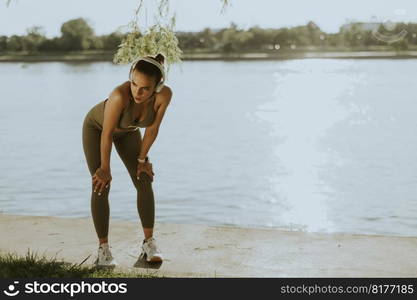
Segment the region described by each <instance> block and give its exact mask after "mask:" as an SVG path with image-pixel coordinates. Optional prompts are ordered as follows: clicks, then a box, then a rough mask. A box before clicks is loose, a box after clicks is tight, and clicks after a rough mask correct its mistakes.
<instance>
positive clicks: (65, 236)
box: [0, 214, 417, 277]
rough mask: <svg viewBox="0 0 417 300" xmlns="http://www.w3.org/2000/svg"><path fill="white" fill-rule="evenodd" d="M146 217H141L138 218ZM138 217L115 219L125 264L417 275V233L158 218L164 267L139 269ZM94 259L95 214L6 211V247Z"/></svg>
mask: <svg viewBox="0 0 417 300" xmlns="http://www.w3.org/2000/svg"><path fill="white" fill-rule="evenodd" d="M138 222H139V221H138ZM138 224H139V223H135V222H122V221H114V220H110V233H109V238H110V245H111V250H112V253H113V256H114V257H115V258H116V260H117V261H118V262H119V264H120V268H118V269H120V270H123V271H126V270H128V271H134V272H139V273H148V274H149V273H150V274H155V275H159V276H168V277H177V276H178V277H417V237H391V236H377V235H353V234H323V233H305V232H296V231H280V230H274V229H247V228H235V227H219V226H206V225H180V224H167V223H156V227H155V234H154V237H155V238H156V240H157V241H158V245H159V248H160V249H161V251H162V253H163V254H164V258H165V260H164V262H163V263H162V265H161V266H160V268H159V269H147V268H133V267H132V266H133V264H135V262H136V261H137V257H138V254H139V248H140V242H141V240H142V239H143V234H142V232H141V230H140V227H139V225H138ZM28 248H30V249H31V250H33V251H37V252H38V253H39V254H45V255H47V256H51V257H54V256H56V257H57V258H58V259H61V258H62V259H65V260H66V261H69V262H77V263H80V262H82V261H83V260H84V259H85V258H86V257H88V256H89V255H91V256H90V258H89V259H88V260H87V261H86V262H85V264H92V263H93V261H94V260H95V258H96V255H97V240H96V235H95V231H94V227H93V223H92V220H91V218H56V217H36V216H18V215H6V214H0V252H16V253H18V254H22V255H23V254H25V253H26V252H27V249H28Z"/></svg>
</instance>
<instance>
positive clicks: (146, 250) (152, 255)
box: [141, 237, 162, 262]
mask: <svg viewBox="0 0 417 300" xmlns="http://www.w3.org/2000/svg"><path fill="white" fill-rule="evenodd" d="M141 256H142V257H144V258H146V261H148V262H161V261H162V254H161V251H160V250H159V249H158V247H157V246H156V240H155V239H154V238H153V237H150V238H149V239H148V240H143V243H142V253H141Z"/></svg>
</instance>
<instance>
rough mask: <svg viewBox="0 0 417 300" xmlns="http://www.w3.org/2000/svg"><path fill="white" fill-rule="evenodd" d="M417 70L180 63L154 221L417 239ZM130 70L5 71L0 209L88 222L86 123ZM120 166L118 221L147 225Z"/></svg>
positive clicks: (114, 210)
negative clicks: (87, 116)
mask: <svg viewBox="0 0 417 300" xmlns="http://www.w3.org/2000/svg"><path fill="white" fill-rule="evenodd" d="M416 70H417V60H412V59H409V60H401V59H395V60H389V59H371V60H368V59H361V60H354V59H304V60H286V61H240V62H223V61H204V62H191V61H189V62H184V63H183V64H182V65H176V66H173V67H172V68H171V70H170V72H169V78H168V82H167V84H168V85H169V86H170V87H171V88H172V90H173V92H174V96H173V99H172V102H171V105H170V106H169V108H168V110H167V112H166V115H165V117H164V120H163V123H162V125H161V128H160V131H159V136H158V137H157V139H156V141H155V143H154V144H153V146H152V148H151V150H150V152H149V156H150V159H151V161H152V163H153V167H154V172H155V177H154V182H153V188H154V193H155V201H156V222H172V223H187V224H196V223H199V224H211V225H228V226H243V227H268V228H271V227H273V228H281V229H286V230H302V231H308V232H329V233H330V232H345V233H362V234H386V235H399V236H417V118H416V116H417V114H416V113H417V101H416V100H417V99H416V98H417V84H416V83H417V82H416V78H417V76H416V75H417V74H416ZM127 73H128V66H126V65H124V66H117V65H113V64H111V63H110V62H109V63H108V62H100V63H97V62H94V63H60V62H48V63H1V64H0V82H1V86H0V91H1V100H0V147H1V150H0V151H1V156H0V212H2V213H10V214H26V215H51V216H64V217H76V216H83V217H89V216H90V182H91V177H90V174H89V172H88V169H87V165H86V162H85V158H84V153H83V150H82V143H81V128H82V122H83V118H84V116H85V114H86V113H87V111H88V110H89V109H90V108H91V107H92V106H93V105H95V104H97V103H98V102H99V101H101V100H104V99H105V98H106V97H107V96H108V95H109V93H110V92H111V90H112V89H113V88H114V87H115V86H116V85H118V84H120V83H121V82H123V81H125V80H126V79H127ZM143 134H144V131H143V129H142V136H143ZM111 168H112V176H113V181H112V190H111V192H110V197H109V200H110V208H111V219H113V220H114V219H122V220H131V221H137V222H139V216H138V215H137V210H136V191H135V189H134V187H133V184H132V183H131V180H130V177H129V176H128V173H127V170H126V169H125V167H124V165H123V163H122V162H121V160H120V158H119V157H118V154H117V152H116V151H115V148H114V147H113V149H112V156H111Z"/></svg>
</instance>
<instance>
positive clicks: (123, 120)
mask: <svg viewBox="0 0 417 300" xmlns="http://www.w3.org/2000/svg"><path fill="white" fill-rule="evenodd" d="M155 99H156V96H155V95H154V96H153V99H152V100H151V101H149V103H148V107H147V110H146V111H147V115H146V117H145V119H144V120H143V121H140V122H139V120H138V119H135V117H134V115H133V105H134V103H133V100H130V101H129V105H128V106H126V107H125V108H124V109H123V110H122V113H121V114H120V118H119V121H118V123H117V128H118V129H123V130H130V131H133V130H138V129H139V127H141V128H145V127H148V126H150V125H151V124H152V123H153V121H154V120H155V115H156V112H155V110H154V109H153V108H154V104H155ZM107 100H108V98H107V99H106V100H103V101H101V102H99V103H98V104H96V105H95V106H93V107H92V108H91V109H90V111H89V112H88V115H89V117H90V119H91V120H92V121H93V122H94V123H95V125H96V126H97V127H98V128H99V129H100V130H102V129H103V119H104V107H105V105H106V101H107Z"/></svg>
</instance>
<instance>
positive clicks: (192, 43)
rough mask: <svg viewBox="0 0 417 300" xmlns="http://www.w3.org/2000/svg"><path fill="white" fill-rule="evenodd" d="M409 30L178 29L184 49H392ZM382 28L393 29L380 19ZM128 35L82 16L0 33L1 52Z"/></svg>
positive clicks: (78, 45)
mask: <svg viewBox="0 0 417 300" xmlns="http://www.w3.org/2000/svg"><path fill="white" fill-rule="evenodd" d="M401 30H405V31H406V32H407V34H406V35H405V37H404V38H402V39H401V40H399V41H397V42H394V43H390V44H388V43H386V42H383V41H381V40H379V39H376V38H375V37H374V36H373V34H372V31H371V30H369V29H368V30H367V29H364V26H361V23H356V24H350V25H349V26H344V27H341V28H340V30H339V32H338V33H332V34H329V33H326V32H323V31H322V30H321V29H320V28H319V27H318V26H317V25H316V24H315V23H314V22H312V21H310V22H308V24H306V25H304V26H296V27H291V28H278V29H263V28H260V27H256V26H255V27H252V28H249V29H247V30H243V29H239V28H238V27H237V26H236V24H234V23H231V24H230V26H229V27H228V28H223V29H220V30H213V29H210V28H206V29H204V30H203V31H200V32H176V35H177V37H178V40H179V46H180V48H181V49H182V50H183V51H185V52H187V51H188V52H192V51H204V52H224V53H227V52H240V51H242V52H250V51H253V52H256V51H266V50H267V51H275V50H284V49H288V50H295V49H308V48H309V47H310V48H311V47H312V48H314V49H319V50H320V49H326V48H329V47H340V48H366V47H369V46H387V47H391V48H393V49H397V50H398V49H408V47H409V46H411V45H417V37H416V36H417V35H416V33H417V24H413V23H408V24H406V23H398V24H396V28H395V31H401ZM378 32H380V33H382V34H387V35H389V34H392V32H394V30H391V31H388V30H387V29H385V27H384V26H383V25H382V24H381V25H380V26H379V28H378ZM124 37H125V34H123V33H120V32H114V33H111V34H108V35H101V36H96V35H95V33H94V30H93V28H92V27H91V26H90V25H89V24H88V23H87V21H86V20H85V19H83V18H78V19H73V20H70V21H67V22H65V23H64V24H62V26H61V36H59V37H54V38H52V39H48V38H46V37H45V34H44V33H43V31H42V28H41V27H39V26H34V27H31V28H29V29H28V30H27V34H26V35H24V36H18V35H12V36H0V52H19V51H25V52H29V53H36V52H49V51H53V52H57V51H77V50H111V51H116V50H117V48H118V46H119V45H120V43H121V41H122V39H123V38H124Z"/></svg>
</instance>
